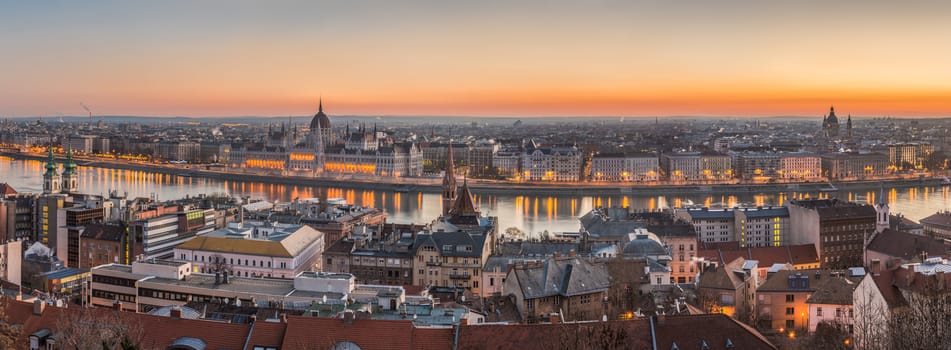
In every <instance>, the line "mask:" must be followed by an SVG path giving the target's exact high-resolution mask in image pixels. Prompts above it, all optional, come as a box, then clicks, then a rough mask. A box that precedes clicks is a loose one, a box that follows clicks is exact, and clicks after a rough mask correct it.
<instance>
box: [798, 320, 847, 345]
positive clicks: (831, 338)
mask: <svg viewBox="0 0 951 350" xmlns="http://www.w3.org/2000/svg"><path fill="white" fill-rule="evenodd" d="M802 345H803V347H804V348H806V349H829V350H847V349H850V348H851V347H852V340H851V335H850V334H849V331H848V328H846V327H845V325H842V324H840V323H834V322H826V321H822V322H819V323H818V324H817V325H816V331H815V332H814V333H813V334H812V335H810V336H809V337H808V338H806V339H803V342H802Z"/></svg>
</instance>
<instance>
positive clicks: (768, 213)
mask: <svg viewBox="0 0 951 350" xmlns="http://www.w3.org/2000/svg"><path fill="white" fill-rule="evenodd" d="M743 213H744V214H746V217H747V218H763V217H767V218H771V217H777V216H778V217H789V209H788V208H786V207H770V208H762V209H752V208H750V209H745V210H743Z"/></svg>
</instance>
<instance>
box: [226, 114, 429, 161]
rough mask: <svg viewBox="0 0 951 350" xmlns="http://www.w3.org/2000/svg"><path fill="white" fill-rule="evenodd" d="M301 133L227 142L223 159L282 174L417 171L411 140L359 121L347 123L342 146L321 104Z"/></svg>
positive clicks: (282, 131) (270, 133)
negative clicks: (228, 147)
mask: <svg viewBox="0 0 951 350" xmlns="http://www.w3.org/2000/svg"><path fill="white" fill-rule="evenodd" d="M318 108H319V110H318V112H317V114H316V115H314V118H313V119H312V120H311V123H310V130H309V131H308V132H307V134H306V135H305V134H304V133H302V132H299V130H298V128H296V127H292V128H291V129H290V130H288V129H287V128H285V127H284V126H282V127H281V129H280V131H276V130H273V129H269V130H268V137H267V140H266V142H263V143H255V144H246V145H241V146H233V147H232V149H231V152H230V158H229V159H228V162H229V164H230V166H231V167H235V168H248V169H262V170H270V171H280V172H282V173H291V174H293V173H299V174H302V175H303V174H307V175H311V174H318V173H324V172H327V173H337V174H366V175H375V176H419V175H421V174H422V169H423V164H422V160H423V157H422V152H421V151H420V149H419V146H417V145H416V144H415V143H393V142H390V140H389V139H386V138H385V137H384V133H382V132H378V131H377V130H376V127H374V130H373V131H372V132H369V131H367V128H366V127H365V126H363V127H359V128H357V129H356V130H355V131H354V132H352V133H351V132H350V126H349V125H348V126H347V132H346V138H345V144H344V145H337V142H336V141H337V138H336V136H335V135H334V134H333V129H331V125H330V118H329V117H327V115H326V114H324V112H323V103H322V102H321V104H320V106H319V107H318Z"/></svg>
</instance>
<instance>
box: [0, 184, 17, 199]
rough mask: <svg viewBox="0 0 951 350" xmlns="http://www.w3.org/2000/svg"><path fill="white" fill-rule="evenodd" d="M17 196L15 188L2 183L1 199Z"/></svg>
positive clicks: (0, 186) (0, 185) (0, 189)
mask: <svg viewBox="0 0 951 350" xmlns="http://www.w3.org/2000/svg"><path fill="white" fill-rule="evenodd" d="M15 194H17V190H15V189H13V186H10V185H9V184H6V183H0V197H6V196H12V195H15Z"/></svg>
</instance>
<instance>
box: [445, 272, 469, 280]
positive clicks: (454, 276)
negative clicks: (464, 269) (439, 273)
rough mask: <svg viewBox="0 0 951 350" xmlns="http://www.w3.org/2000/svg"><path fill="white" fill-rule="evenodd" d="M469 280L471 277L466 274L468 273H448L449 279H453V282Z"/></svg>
mask: <svg viewBox="0 0 951 350" xmlns="http://www.w3.org/2000/svg"><path fill="white" fill-rule="evenodd" d="M469 278H472V275H470V274H468V273H450V274H449V279H454V280H467V279H469Z"/></svg>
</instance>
